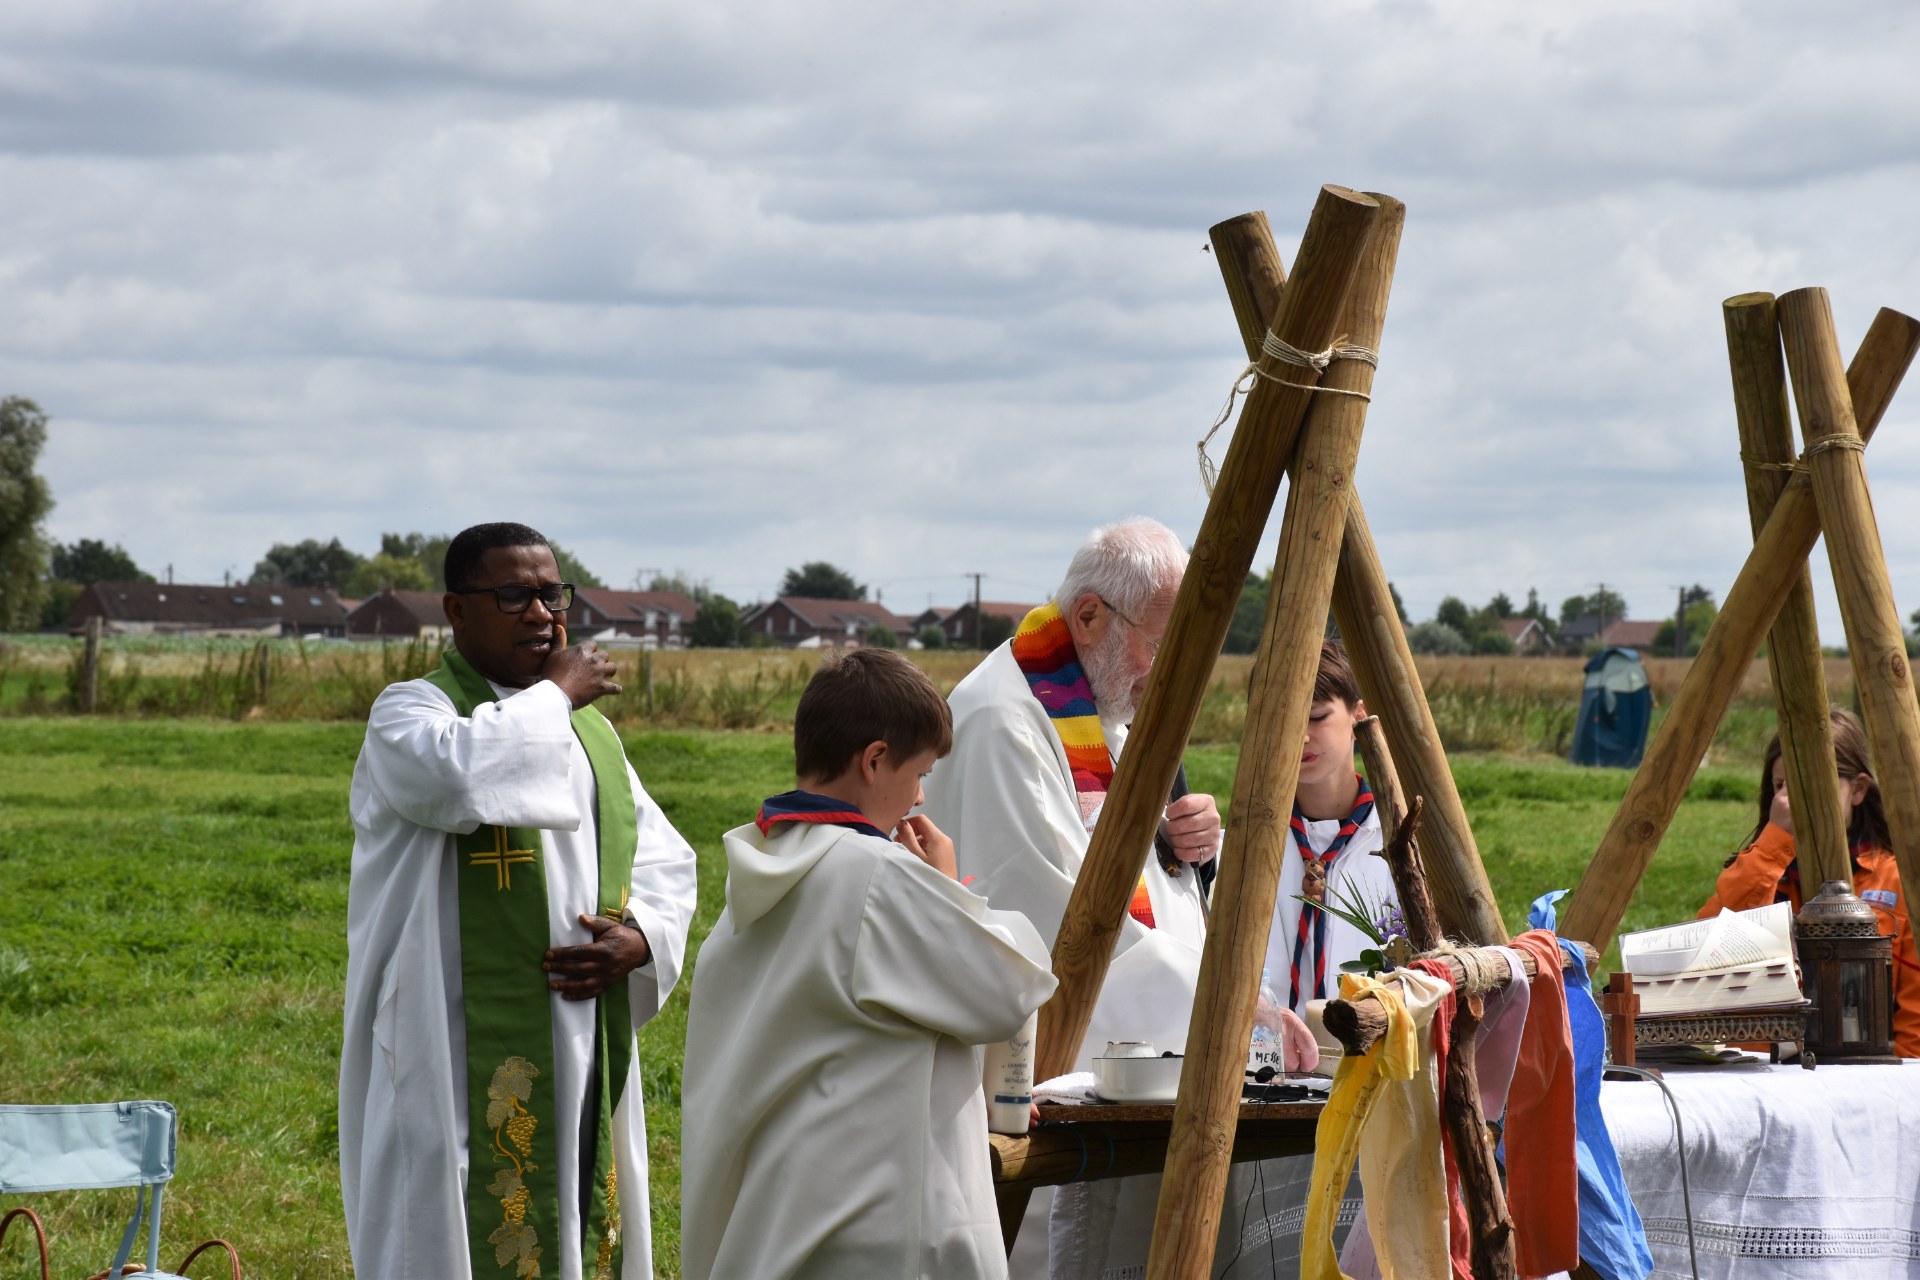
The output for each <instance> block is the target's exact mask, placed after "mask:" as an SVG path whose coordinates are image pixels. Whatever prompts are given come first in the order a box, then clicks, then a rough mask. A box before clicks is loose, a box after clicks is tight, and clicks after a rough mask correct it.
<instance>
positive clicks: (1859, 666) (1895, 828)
mask: <svg viewBox="0 0 1920 1280" xmlns="http://www.w3.org/2000/svg"><path fill="white" fill-rule="evenodd" d="M1779 305H1780V336H1781V338H1782V339H1783V340H1784V341H1785V344H1786V351H1787V372H1788V373H1789V374H1790V375H1791V376H1792V378H1793V400H1794V404H1795V406H1796V407H1797V408H1798V409H1799V411H1800V433H1801V435H1802V436H1803V437H1805V439H1806V443H1807V447H1806V460H1807V468H1808V470H1809V471H1810V472H1811V473H1812V475H1813V496H1814V500H1815V501H1816V502H1817V503H1818V504H1819V507H1820V528H1821V531H1822V532H1823V533H1824V534H1825V536H1826V540H1827V560H1828V562H1829V563H1830V564H1831V565H1832V566H1833V587H1834V593H1835V594H1836V595H1838V596H1839V598H1840V618H1841V621H1842V622H1844V623H1845V624H1846V629H1847V651H1848V652H1849V653H1850V654H1851V655H1852V657H1853V683H1854V687H1855V688H1856V689H1858V690H1859V692H1860V701H1861V704H1862V706H1863V707H1864V708H1865V709H1866V722H1867V740H1868V742H1869V744H1870V745H1871V746H1872V748H1873V773H1874V778H1875V779H1876V780H1877V781H1878V782H1879V784H1880V796H1881V799H1882V800H1883V801H1884V802H1885V803H1886V809H1887V826H1888V827H1889V828H1890V829H1891V831H1892V834H1893V857H1894V862H1895V863H1896V864H1897V865H1898V866H1899V868H1900V891H1901V893H1902V894H1903V895H1904V896H1905V898H1906V900H1907V901H1908V902H1915V901H1920V898H1916V897H1915V896H1914V895H1915V894H1920V702H1916V701H1915V700H1914V689H1913V669H1912V666H1911V665H1910V664H1909V663H1908V661H1907V644H1906V633H1905V631H1904V630H1903V629H1902V627H1901V625H1900V610H1899V608H1898V607H1897V606H1896V605H1895V604H1894V600H1893V585H1892V583H1891V582H1890V581H1889V580H1888V577H1887V560H1886V553H1885V551H1884V550H1883V549H1882V546H1881V543H1880V526H1879V524H1878V523H1877V522H1876V521H1875V520H1874V516H1873V499H1872V498H1871V497H1870V496H1869V494H1868V492H1867V471H1866V460H1865V459H1864V458H1863V457H1862V456H1861V453H1862V451H1863V450H1864V448H1865V447H1866V446H1865V441H1863V440H1862V439H1861V438H1860V433H1859V431H1858V430H1857V429H1856V427H1855V425H1854V420H1853V402H1852V400H1851V398H1850V397H1849V396H1848V394H1847V380H1846V377H1845V375H1844V373H1843V372H1842V370H1841V365H1840V343H1839V340H1838V339H1837V338H1836V337H1835V336H1834V331H1833V312H1832V310H1831V309H1830V308H1829V306H1828V304H1827V291H1826V290H1825V289H1795V290H1794V291H1793V292H1792V293H1788V294H1783V295H1782V296H1781V298H1780V304H1779ZM1845 879H1847V880H1848V881H1849V882H1851V880H1852V877H1851V876H1848V877H1845ZM1904 959H1905V960H1906V961H1909V962H1911V961H1913V960H1914V959H1915V957H1914V956H1911V955H1910V956H1906V957H1904Z"/></svg>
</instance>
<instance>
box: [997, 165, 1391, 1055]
mask: <svg viewBox="0 0 1920 1280" xmlns="http://www.w3.org/2000/svg"><path fill="white" fill-rule="evenodd" d="M1379 212H1380V208H1379V206H1378V205H1377V204H1376V203H1374V201H1373V200H1372V199H1370V198H1369V197H1367V196H1363V195H1361V194H1359V193H1358V192H1354V191H1348V190H1346V189H1345V188H1344V187H1333V186H1328V187H1322V188H1321V189H1320V197H1319V199H1318V200H1317V201H1316V202H1315V204H1314V208H1313V215H1312V217H1311V218H1310V219H1309V220H1308V223H1307V232H1306V238H1305V239H1304V241H1302V243H1301V246H1300V262H1299V270H1298V272H1297V273H1296V276H1295V280H1294V287H1293V288H1292V289H1290V290H1289V291H1288V293H1287V299H1286V304H1285V305H1284V306H1283V307H1282V308H1281V311H1280V314H1278V315H1276V316H1275V317H1274V323H1273V328H1274V333H1275V335H1276V336H1277V337H1279V338H1281V339H1283V340H1285V341H1286V342H1288V343H1291V344H1292V345H1293V346H1295V347H1297V348H1299V349H1300V350H1302V351H1320V350H1323V349H1324V348H1326V347H1327V346H1329V345H1330V344H1331V343H1332V341H1333V339H1334V338H1335V337H1337V336H1339V334H1340V333H1341V332H1345V331H1344V330H1339V329H1336V325H1338V324H1339V322H1340V316H1341V313H1342V312H1341V308H1342V306H1343V305H1344V303H1345V301H1346V297H1347V292H1348V289H1349V287H1350V286H1351V285H1352V283H1353V278H1354V273H1355V271H1356V270H1357V269H1358V268H1359V265H1360V257H1361V253H1362V251H1363V249H1364V248H1365V246H1366V243H1367V233H1368V231H1369V230H1370V229H1371V228H1372V226H1373V223H1374V219H1375V218H1376V217H1377V216H1378V214H1379ZM1261 367H1262V369H1263V371H1264V372H1265V373H1267V374H1269V375H1271V376H1272V377H1273V378H1284V379H1285V380H1286V381H1287V382H1291V383H1309V384H1310V383H1311V382H1312V381H1313V379H1312V378H1311V377H1307V376H1302V375H1303V373H1304V371H1303V370H1300V369H1296V368H1294V367H1293V366H1291V365H1284V364H1281V363H1279V362H1277V361H1274V360H1272V359H1270V358H1268V359H1264V360H1263V361H1262V366H1261ZM1313 398H1314V393H1313V392H1312V391H1310V390H1306V389H1303V388H1301V387H1298V386H1287V385H1283V384H1282V383H1280V382H1276V381H1271V380H1269V378H1266V377H1262V378H1256V379H1255V380H1254V385H1253V389H1252V390H1251V391H1250V392H1249V394H1248V395H1247V399H1246V403H1245V405H1244V406H1243V407H1242V408H1241V412H1240V420H1239V423H1238V425H1237V426H1236V427H1235V429H1234V433H1233V443H1232V445H1231V446H1230V447H1229V449H1228V450H1227V456H1226V459H1225V460H1224V461H1223V462H1222V463H1221V466H1220V475H1219V478H1218V480H1217V481H1216V482H1215V484H1214V489H1213V497H1212V500H1211V501H1209V502H1208V504H1207V512H1206V515H1205V517H1204V518H1203V519H1202V520H1201V523H1200V533H1199V536H1198V537H1197V538H1196V539H1195V540H1194V544H1193V551H1192V554H1191V555H1190V556H1189V558H1188V561H1187V572H1186V577H1185V578H1184V579H1182V581H1181V583H1180V592H1179V595H1178V596H1177V597H1176V599H1175V601H1174V606H1173V615H1172V617H1171V618H1170V619H1169V621H1168V623H1167V630H1166V633H1165V635H1164V636H1163V637H1162V639H1161V642H1160V655H1161V658H1160V660H1159V661H1157V662H1155V663H1154V664H1153V671H1152V674H1151V675H1149V676H1148V678H1147V688H1146V692H1145V694H1144V695H1143V696H1142V698H1141V700H1140V708H1139V711H1138V712H1137V713H1136V715H1135V716H1134V722H1133V730H1132V732H1131V733H1129V734H1128V736H1127V749H1126V750H1125V751H1123V752H1122V753H1121V754H1120V762H1119V764H1118V765H1117V766H1116V768H1115V770H1114V778H1113V783H1112V786H1111V787H1110V788H1109V790H1108V792H1107V803H1106V807H1105V809H1103V810H1102V812H1101V815H1100V822H1099V824H1098V825H1097V826H1096V827H1095V828H1094V831H1093V837H1092V839H1091V840H1090V841H1089V842H1088V846H1087V855H1086V858H1085V860H1084V861H1083V862H1082V863H1081V866H1080V873H1079V875H1078V876H1077V877H1076V878H1075V881H1074V886H1073V892H1072V894H1071V895H1070V896H1069V897H1068V899H1067V907H1066V911H1065V912H1064V914H1063V915H1062V917H1061V921H1060V932H1059V933H1058V935H1056V937H1055V939H1054V944H1053V973H1054V977H1055V978H1057V979H1058V980H1059V984H1060V985H1059V986H1058V988H1057V989H1056V990H1055V991H1054V993H1053V997H1052V999H1050V1000H1049V1001H1048V1002H1047V1003H1046V1004H1045V1005H1044V1006H1042V1008H1041V1010H1040V1033H1039V1035H1040V1043H1039V1044H1038V1045H1037V1046H1036V1049H1035V1062H1036V1069H1037V1070H1038V1072H1039V1075H1038V1076H1037V1077H1036V1078H1037V1079H1041V1080H1046V1079H1050V1078H1051V1077H1053V1076H1057V1075H1061V1074H1063V1073H1065V1072H1067V1071H1070V1070H1071V1069H1072V1068H1073V1063H1074V1060H1075V1059H1076V1058H1077V1057H1078V1056H1079V1053H1080V1041H1081V1039H1082V1038H1083V1037H1084V1036H1085V1035H1086V1033H1087V1024H1088V1022H1089V1021H1091V1019H1092V1017H1093V1006H1094V1002H1095V1001H1096V1000H1097V999H1098V998H1099V995H1100V984H1101V982H1102V981H1103V980H1104V979H1105V977H1106V973H1107V965H1108V964H1109V963H1110V962H1111V961H1112V959H1113V946H1114V942H1115V940H1116V939H1117V938H1118V936H1119V932H1120V925H1121V921H1122V920H1124V919H1125V917H1126V911H1127V902H1128V900H1129V899H1130V898H1131V897H1132V894H1133V888H1134V885H1135V884H1136V883H1138V882H1139V879H1140V872H1141V869H1142V868H1143V867H1145V866H1146V859H1147V854H1148V851H1149V850H1150V849H1151V847H1152V842H1153V833H1154V830H1155V829H1156V828H1157V827H1158V825H1159V822H1160V815H1161V811H1162V810H1163V809H1164V808H1165V807H1166V802H1167V793H1168V792H1169V791H1170V790H1171V789H1172V787H1173V775H1174V773H1175V772H1176V771H1177V770H1178V769H1179V767H1180V756H1181V753H1182V752H1183V751H1184V750H1185V749H1186V743H1187V735H1188V733H1189V732H1191V731H1192V729H1193V718H1194V716H1195V715H1196V714H1197V713H1198V711H1199V709H1200V702H1201V699H1202V698H1203V697H1204V696H1205V694H1206V690H1207V682H1208V680H1209V679H1210V678H1211V677H1212V674H1213V663H1214V658H1215V656H1216V655H1217V654H1218V653H1219V652H1220V646H1221V644H1222V642H1223V641H1224V640H1225V639H1226V635H1227V626H1228V624H1229V623H1231V622H1232V621H1233V609H1234V606H1235V605H1236V604H1237V603H1238V602H1239V599H1240V588H1241V587H1242V586H1243V585H1244V584H1245V582H1246V578H1247V570H1248V568H1249V567H1250V566H1251V565H1252V563H1253V555H1254V552H1255V551H1256V550H1258V549H1259V544H1260V536H1261V534H1262V533H1264V532H1265V530H1266V522H1267V515H1268V513H1269V512H1270V511H1271V510H1272V509H1273V499H1274V495H1275V494H1276V493H1277V492H1278V490H1279V488H1280V477H1281V475H1282V474H1283V473H1284V472H1285V470H1286V465H1287V460H1288V459H1289V458H1291V457H1292V456H1293V446H1294V441H1295V439H1296V437H1297V435H1298V433H1299V430H1300V423H1301V420H1302V419H1303V418H1305V417H1306V413H1307V406H1308V404H1309V403H1310V402H1311V401H1312V400H1313ZM1295 754H1296V755H1297V754H1298V752H1295Z"/></svg>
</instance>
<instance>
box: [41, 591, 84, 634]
mask: <svg viewBox="0 0 1920 1280" xmlns="http://www.w3.org/2000/svg"><path fill="white" fill-rule="evenodd" d="M85 590H86V588H85V587H83V586H81V585H80V584H79V583H77V582H62V581H61V580H60V579H58V578H54V579H53V580H51V581H50V582H48V583H47V596H46V599H45V600H43V601H41V603H40V629H41V630H42V631H65V630H66V629H67V620H68V619H69V618H71V617H72V616H73V602H74V601H76V600H78V599H79V598H80V593H81V592H82V591H85Z"/></svg>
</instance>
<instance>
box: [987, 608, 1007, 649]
mask: <svg viewBox="0 0 1920 1280" xmlns="http://www.w3.org/2000/svg"><path fill="white" fill-rule="evenodd" d="M1013 627H1014V620H1013V619H1012V618H1003V617H1001V616H1000V615H999V614H997V613H989V614H984V615H983V616H982V617H981V619H980V647H981V648H982V649H998V648H999V647H1000V646H1001V645H1003V644H1005V643H1006V642H1007V641H1009V640H1011V639H1012V638H1013Z"/></svg>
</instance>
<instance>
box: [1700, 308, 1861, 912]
mask: <svg viewBox="0 0 1920 1280" xmlns="http://www.w3.org/2000/svg"><path fill="white" fill-rule="evenodd" d="M1720 309H1721V314H1722V316H1723V318H1724V319H1725V321H1726V328H1727V359H1728V363H1729V364H1730V365H1731V367H1732V370H1733V408H1734V418H1735V420H1736V421H1737V423H1738V424H1739V428H1740V459H1741V465H1742V467H1743V469H1744V470H1745V472H1746V477H1747V515H1748V517H1749V518H1750V519H1751V520H1752V523H1753V532H1754V535H1755V536H1756V537H1758V536H1759V534H1760V531H1761V530H1762V529H1764V528H1765V527H1766V524H1767V516H1768V515H1769V514H1771V513H1772V511H1773V508H1774V504H1775V503H1776V502H1777V501H1779V498H1780V491H1781V490H1782V489H1784V488H1786V487H1787V470H1786V468H1788V467H1790V466H1791V464H1792V463H1793V421H1792V418H1791V416H1790V415H1789V413H1788V410H1787V369H1786V365H1785V364H1784V363H1783V362H1782V360H1781V356H1780V325H1779V321H1778V320H1777V319H1776V318H1775V307H1774V302H1773V295H1772V294H1770V293H1743V294H1741V295H1740V296H1739V297H1737V298H1728V299H1727V300H1726V301H1725V302H1724V303H1722V304H1721V308H1720ZM1767 673H1768V675H1769V676H1770V677H1771V678H1772V681H1773V705H1774V713H1775V715H1776V716H1777V718H1778V719H1779V722H1780V758H1781V760H1782V761H1784V762H1785V765H1786V775H1787V800H1788V803H1789V804H1790V805H1791V806H1792V808H1793V832H1794V848H1795V858H1796V860H1797V861H1798V862H1799V864H1800V883H1801V884H1803V885H1817V884H1825V883H1826V882H1827V881H1829V880H1844V881H1851V880H1852V879H1853V877H1852V875H1851V873H1850V872H1849V871H1848V869H1847V866H1848V859H1847V830H1846V822H1845V821H1844V820H1842V818H1841V816H1840V793H1839V791H1838V789H1837V788H1836V787H1835V786H1834V778H1835V777H1836V776H1838V773H1839V767H1838V766H1837V765H1836V764H1835V763H1834V756H1833V725H1832V722H1831V721H1830V720H1829V719H1828V718H1827V706H1828V704H1827V671H1826V666H1825V664H1823V663H1822V662H1821V660H1820V625H1819V622H1818V620H1817V619H1816V618H1815V617H1814V610H1813V577H1812V575H1811V574H1810V573H1809V572H1808V570H1807V566H1806V565H1805V564H1802V565H1800V567H1799V570H1798V571H1797V572H1796V573H1794V574H1793V586H1792V587H1791V588H1790V589H1789V590H1788V592H1787V602H1786V603H1785V604H1784V605H1782V606H1781V607H1780V616H1779V617H1777V618H1775V619H1774V620H1773V627H1772V629H1771V630H1769V631H1768V632H1767Z"/></svg>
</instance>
